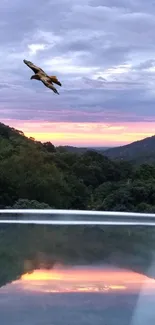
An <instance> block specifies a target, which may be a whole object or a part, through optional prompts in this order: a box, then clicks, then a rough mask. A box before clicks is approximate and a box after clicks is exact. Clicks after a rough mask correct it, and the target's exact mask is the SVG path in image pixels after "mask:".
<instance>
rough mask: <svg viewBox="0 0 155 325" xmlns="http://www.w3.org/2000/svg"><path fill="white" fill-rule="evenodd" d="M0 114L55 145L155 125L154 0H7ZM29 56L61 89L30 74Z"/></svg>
mask: <svg viewBox="0 0 155 325" xmlns="http://www.w3.org/2000/svg"><path fill="white" fill-rule="evenodd" d="M0 13H1V20H0V27H1V28H0V63H1V64H0V70H1V71H0V74H1V80H0V121H1V122H2V123H5V124H7V125H9V126H11V127H15V128H17V129H19V130H22V131H23V132H24V133H25V135H27V136H29V137H30V136H32V137H34V138H35V139H36V140H40V141H43V142H45V141H51V142H52V143H53V144H55V145H60V144H61V145H65V144H68V145H75V146H117V145H123V144H126V143H130V142H133V141H135V140H140V139H142V138H145V137H147V136H151V135H154V133H155V131H154V130H155V33H154V30H155V4H154V1H153V0H149V1H148V2H147V1H146V0H111V1H109V0H79V1H78V2H77V1H75V0H46V1H45V0H33V1H32V0H31V1H30V0H27V1H21V0H14V1H10V0H1V1H0ZM23 59H26V60H30V61H31V62H33V63H34V64H36V65H38V66H40V67H41V68H42V69H43V70H44V71H45V72H46V73H49V74H50V75H56V76H57V77H58V79H59V80H60V82H61V83H62V87H59V86H57V89H58V91H59V92H60V96H58V95H56V94H54V93H53V92H52V91H51V90H49V89H48V88H46V87H45V86H44V85H43V84H42V83H41V82H39V81H36V80H30V77H31V75H32V74H33V71H31V70H30V69H29V68H28V67H27V66H26V65H25V64H24V63H23Z"/></svg>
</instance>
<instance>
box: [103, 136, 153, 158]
mask: <svg viewBox="0 0 155 325" xmlns="http://www.w3.org/2000/svg"><path fill="white" fill-rule="evenodd" d="M104 155H106V156H107V157H108V158H111V159H117V160H128V161H132V162H136V163H152V162H155V135H153V136H152V137H148V138H145V139H142V140H140V141H135V142H132V143H130V144H127V145H125V146H120V147H116V148H110V149H108V150H105V151H104Z"/></svg>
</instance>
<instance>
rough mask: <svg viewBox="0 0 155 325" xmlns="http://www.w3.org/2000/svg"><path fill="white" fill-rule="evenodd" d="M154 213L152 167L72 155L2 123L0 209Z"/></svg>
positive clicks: (154, 168) (154, 169)
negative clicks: (37, 208) (32, 208)
mask: <svg viewBox="0 0 155 325" xmlns="http://www.w3.org/2000/svg"><path fill="white" fill-rule="evenodd" d="M7 207H19V208H22V207H23V208H26V207H27V208H29V207H34V208H35V207H40V208H41V207H43V208H44V207H45V208H49V207H52V208H58V209H59V208H63V209H92V210H117V211H141V212H155V166H154V165H153V164H152V165H151V164H142V165H140V166H135V165H134V164H131V163H130V162H127V161H112V160H110V159H109V158H108V157H106V156H104V155H103V154H100V153H98V152H95V151H91V150H88V151H86V152H84V153H73V152H68V151H67V150H65V149H63V150H62V148H61V147H60V148H59V147H58V148H56V147H54V145H53V144H52V143H50V142H47V143H44V144H42V143H41V142H38V141H35V140H34V139H31V138H30V139H28V138H27V137H25V136H24V134H23V133H22V132H21V131H17V130H15V129H13V128H10V127H8V126H6V125H4V124H0V208H7Z"/></svg>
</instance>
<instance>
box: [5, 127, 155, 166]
mask: <svg viewBox="0 0 155 325" xmlns="http://www.w3.org/2000/svg"><path fill="white" fill-rule="evenodd" d="M23 137H24V139H25V141H26V142H29V143H31V142H34V141H35V139H33V138H31V137H30V138H27V137H25V136H24V133H23V132H22V131H19V130H16V129H14V128H11V127H9V126H7V125H5V124H3V123H0V139H2V138H5V139H10V141H12V140H11V139H14V138H15V139H17V138H21V139H23ZM35 142H36V143H38V145H40V146H41V147H44V148H46V150H48V151H50V152H53V151H55V150H58V151H68V152H74V153H76V154H83V153H84V152H86V151H90V150H91V151H92V150H93V151H96V152H98V153H101V154H103V155H104V156H107V157H108V158H110V159H112V160H127V161H131V162H133V163H138V164H139V163H140V164H141V163H154V162H155V135H153V136H151V137H148V138H145V139H142V140H140V141H135V142H132V143H130V144H127V145H125V146H119V147H115V148H109V147H94V146H93V147H85V148H82V147H74V146H58V147H55V146H54V145H53V144H52V143H51V142H46V143H41V142H39V141H35Z"/></svg>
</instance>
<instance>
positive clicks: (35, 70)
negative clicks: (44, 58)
mask: <svg viewBox="0 0 155 325" xmlns="http://www.w3.org/2000/svg"><path fill="white" fill-rule="evenodd" d="M23 62H24V63H25V64H26V65H27V66H28V67H29V68H31V69H32V70H33V72H34V73H38V72H41V73H43V74H46V73H45V72H44V70H42V69H41V68H39V67H37V66H36V65H34V64H33V63H32V62H30V61H27V60H23Z"/></svg>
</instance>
